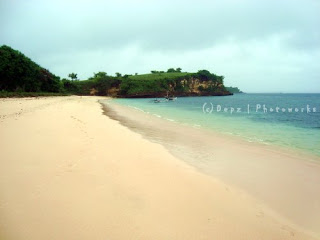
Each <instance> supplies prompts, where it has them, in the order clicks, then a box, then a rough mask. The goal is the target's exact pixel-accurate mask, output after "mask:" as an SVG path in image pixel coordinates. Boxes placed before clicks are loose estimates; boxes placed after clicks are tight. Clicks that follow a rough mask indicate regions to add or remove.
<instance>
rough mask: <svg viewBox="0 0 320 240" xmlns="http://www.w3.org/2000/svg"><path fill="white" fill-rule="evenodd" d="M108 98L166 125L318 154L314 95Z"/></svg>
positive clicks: (319, 112)
mask: <svg viewBox="0 0 320 240" xmlns="http://www.w3.org/2000/svg"><path fill="white" fill-rule="evenodd" d="M154 100H156V99H150V98H135V99H114V100H113V101H114V102H115V103H117V104H120V105H124V106H128V107H131V108H135V109H137V110H140V111H142V112H144V113H146V114H151V115H154V116H156V117H158V118H161V119H163V120H166V121H171V122H176V123H179V124H181V125H185V126H189V127H193V128H199V129H204V130H206V129H207V130H212V131H216V132H219V133H221V134H225V135H232V136H236V137H239V138H241V139H243V140H245V141H248V142H258V143H261V144H266V145H275V146H278V147H282V148H288V149H294V150H298V151H301V152H306V153H309V154H313V155H316V156H320V94H306V93H303V94H274V93H272V94H266V93H263V94H262V93H259V94H254V93H251V94H249V93H240V94H234V95H232V96H209V97H178V98H177V99H176V100H174V101H166V100H165V99H161V98H159V99H157V100H159V101H154Z"/></svg>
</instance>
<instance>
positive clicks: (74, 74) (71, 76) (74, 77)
mask: <svg viewBox="0 0 320 240" xmlns="http://www.w3.org/2000/svg"><path fill="white" fill-rule="evenodd" d="M77 75H78V74H76V73H70V74H69V75H68V77H69V78H71V80H72V81H73V80H77V79H78V77H77Z"/></svg>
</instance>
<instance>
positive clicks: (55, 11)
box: [0, 0, 320, 92]
mask: <svg viewBox="0 0 320 240" xmlns="http://www.w3.org/2000/svg"><path fill="white" fill-rule="evenodd" d="M0 2H1V5H0V9H1V10H0V22H1V23H0V24H1V25H0V27H1V29H2V35H1V36H0V44H7V45H10V46H12V47H14V48H16V49H19V50H21V51H22V52H24V53H25V54H26V55H27V56H30V57H31V58H32V59H34V60H35V61H37V62H39V63H40V64H41V65H42V66H45V67H47V68H49V69H50V70H51V71H52V72H54V73H56V74H58V75H60V76H61V77H66V76H67V74H68V73H69V72H77V73H78V75H79V76H80V77H82V78H87V77H89V76H91V75H92V74H93V72H97V71H106V72H108V73H110V74H114V73H115V72H118V71H119V72H122V73H135V72H139V73H143V72H149V71H150V70H153V69H163V70H165V69H167V68H169V67H182V68H183V69H184V70H186V71H196V70H198V69H204V68H207V69H209V70H210V71H214V72H217V73H218V74H221V75H225V76H226V80H225V81H226V83H227V84H229V85H234V86H239V87H240V88H242V89H243V90H245V91H255V92H259V91H264V92H265V91H291V92H299V91H318V92H320V87H319V86H318V85H319V84H317V83H316V81H317V80H318V79H319V76H320V73H319V71H320V70H319V68H318V64H317V62H319V60H320V59H319V51H320V50H319V49H320V44H319V43H320V31H319V30H318V26H319V25H320V24H319V23H320V16H319V14H318V12H319V10H320V3H319V2H318V1H315V0H306V1H298V0H291V1H289V0H282V1H276V0H269V1H254V0H225V1H207V0H200V1H181V0H177V1H168V0H163V1H156V0H149V1H145V0H140V1H133V0H132V1H130V0H123V1H98V0H93V1H85V0H82V1H75V0H71V1H62V0H56V1H40V0H30V1H23V0H10V1H9V0H1V1H0ZM302 78H303V79H304V80H303V81H302V82H303V84H302V83H301V79H302ZM306 81H307V82H309V83H310V84H305V83H306ZM306 85H308V86H309V88H308V87H306Z"/></svg>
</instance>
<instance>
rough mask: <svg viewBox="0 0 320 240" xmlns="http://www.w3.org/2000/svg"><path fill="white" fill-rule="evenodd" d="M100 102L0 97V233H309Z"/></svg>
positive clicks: (118, 236) (193, 235)
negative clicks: (111, 116) (118, 117)
mask: <svg viewBox="0 0 320 240" xmlns="http://www.w3.org/2000/svg"><path fill="white" fill-rule="evenodd" d="M97 100H98V98H96V97H82V98H80V97H55V98H40V99H31V100H30V99H1V100H0V115H1V118H0V136H1V138H0V152H1V155H0V156H1V157H0V164H1V168H0V239H5V240H11V239H12V240H20V239H21V240H22V239H23V240H26V239H32V240H38V239H39V240H40V239H41V240H43V239H50V240H55V239H57V240H58V239H59V240H61V239H68V240H72V239H75V240H81V239H86V240H89V239H90V240H94V239H108V240H109V239H110V240H116V239H123V240H127V239H139V240H144V239H145V240H150V239H152V240H157V239H159V240H160V239H161V240H163V239H168V240H169V239H170V240H174V239H179V240H180V239H184V240H188V239H190V240H191V239H192V240H195V239H210V240H212V239H222V240H223V239H237V240H238V239H245V240H248V239H253V240H257V239H266V240H271V239H275V240H278V239H315V238H311V237H310V236H308V235H306V234H305V233H303V232H302V231H301V230H298V229H297V228H295V227H294V226H292V225H290V223H288V222H286V221H285V220H283V219H281V218H275V217H274V215H272V214H271V212H270V214H269V210H268V209H266V208H263V207H261V205H260V204H259V203H258V202H256V200H254V199H252V198H251V197H249V196H248V195H246V194H244V193H243V192H242V191H240V190H238V189H235V188H233V187H229V186H226V185H225V184H223V183H221V182H220V181H218V180H217V179H213V178H211V177H209V176H206V175H203V174H201V173H199V172H198V171H196V170H195V169H194V168H192V167H190V166H188V165H186V164H185V163H183V162H182V161H180V160H179V159H176V158H175V157H173V156H172V155H171V154H170V153H169V152H168V151H167V150H166V149H165V148H163V147H162V146H161V145H158V144H154V143H151V142H149V141H147V140H145V139H143V138H142V137H141V136H140V135H139V134H136V133H134V132H131V131H130V130H128V129H127V128H125V127H123V126H121V125H120V124H119V123H117V122H116V121H114V120H111V119H109V118H107V117H106V116H104V115H103V114H102V109H101V106H100V104H98V102H97Z"/></svg>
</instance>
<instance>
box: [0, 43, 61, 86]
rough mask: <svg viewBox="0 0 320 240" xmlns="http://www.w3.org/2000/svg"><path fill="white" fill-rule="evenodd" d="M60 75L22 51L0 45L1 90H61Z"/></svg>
mask: <svg viewBox="0 0 320 240" xmlns="http://www.w3.org/2000/svg"><path fill="white" fill-rule="evenodd" d="M61 87H62V86H61V83H60V79H59V77H57V76H55V75H54V74H52V73H51V72H49V70H47V69H45V68H42V67H40V66H39V65H38V64H36V63H35V62H33V61H32V60H31V59H29V58H28V57H26V56H25V55H23V54H22V53H21V52H19V51H17V50H14V49H12V48H10V47H8V46H5V45H4V46H1V47H0V90H3V91H8V92H60V91H61Z"/></svg>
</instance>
